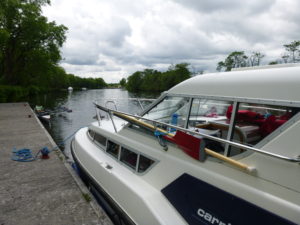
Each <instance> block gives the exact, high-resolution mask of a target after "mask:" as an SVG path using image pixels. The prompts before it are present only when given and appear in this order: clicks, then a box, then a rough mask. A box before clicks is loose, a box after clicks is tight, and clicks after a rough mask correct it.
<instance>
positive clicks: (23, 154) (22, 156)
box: [11, 126, 85, 162]
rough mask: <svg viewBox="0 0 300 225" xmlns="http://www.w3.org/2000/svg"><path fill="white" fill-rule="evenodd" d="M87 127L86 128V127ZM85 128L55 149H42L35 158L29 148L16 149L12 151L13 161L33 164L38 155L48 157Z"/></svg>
mask: <svg viewBox="0 0 300 225" xmlns="http://www.w3.org/2000/svg"><path fill="white" fill-rule="evenodd" d="M84 127H85V126H84ZM84 127H80V128H78V129H77V130H76V131H75V132H73V133H72V134H71V135H69V136H68V137H67V138H65V139H64V140H63V141H62V142H60V143H59V144H57V145H56V146H55V147H54V148H52V149H50V150H49V149H48V148H47V147H46V146H45V147H43V148H41V149H40V150H39V151H38V152H37V153H36V155H35V156H33V154H32V152H31V150H30V149H28V148H23V149H20V150H17V149H16V148H13V151H12V154H13V155H12V157H11V159H12V160H14V161H18V162H32V161H34V160H36V159H37V157H38V155H39V154H40V153H41V154H42V155H48V154H49V153H51V152H52V151H54V150H55V149H57V148H59V146H62V145H63V144H64V143H65V142H66V141H67V140H69V139H70V138H71V137H73V136H74V135H75V134H76V132H77V131H78V130H80V129H81V128H84Z"/></svg>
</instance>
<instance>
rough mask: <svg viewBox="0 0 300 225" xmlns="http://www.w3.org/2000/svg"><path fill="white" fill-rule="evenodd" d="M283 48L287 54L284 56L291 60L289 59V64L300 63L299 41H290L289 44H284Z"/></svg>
mask: <svg viewBox="0 0 300 225" xmlns="http://www.w3.org/2000/svg"><path fill="white" fill-rule="evenodd" d="M283 46H284V47H285V50H286V51H287V52H288V54H285V56H287V58H291V59H290V61H291V62H293V63H295V62H298V61H300V41H292V42H291V43H290V44H286V45H283ZM297 54H298V55H297ZM286 62H287V60H286Z"/></svg>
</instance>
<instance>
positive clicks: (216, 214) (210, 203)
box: [162, 174, 294, 225]
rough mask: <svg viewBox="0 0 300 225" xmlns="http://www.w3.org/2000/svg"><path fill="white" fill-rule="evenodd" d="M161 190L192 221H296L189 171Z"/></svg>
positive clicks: (249, 224)
mask: <svg viewBox="0 0 300 225" xmlns="http://www.w3.org/2000/svg"><path fill="white" fill-rule="evenodd" d="M162 193H163V194H164V195H165V196H166V198H167V199H168V200H169V201H170V203H171V204H172V205H173V206H174V207H175V208H176V210H177V211H178V212H179V213H180V214H181V216H182V217H183V218H184V219H185V220H186V221H187V222H188V223H189V224H205V225H211V224H215V225H254V224H264V225H269V224H270V225H271V224H272V225H273V224H276V225H283V224H284V225H287V224H294V223H292V222H290V221H287V220H286V219H284V218H281V217H279V216H277V215H275V214H273V213H271V212H269V211H266V210H265V209H263V208H260V207H258V206H256V205H254V204H252V203H249V202H247V201H245V200H243V199H241V198H238V197H236V196H234V195H232V194H230V193H228V192H225V191H223V190H221V189H219V188H216V187H214V186H212V185H210V184H208V183H205V182H203V181H201V180H199V179H197V178H195V177H193V176H191V175H188V174H183V175H181V176H180V177H179V178H177V179H176V180H175V181H173V182H172V183H170V184H169V185H168V186H166V187H165V188H164V189H162Z"/></svg>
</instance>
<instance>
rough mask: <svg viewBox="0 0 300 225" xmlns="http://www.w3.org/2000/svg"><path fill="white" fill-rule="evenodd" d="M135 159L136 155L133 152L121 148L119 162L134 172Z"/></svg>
mask: <svg viewBox="0 0 300 225" xmlns="http://www.w3.org/2000/svg"><path fill="white" fill-rule="evenodd" d="M137 158H138V155H137V154H136V153H135V152H132V151H130V150H128V149H126V148H123V147H122V150H121V158H120V161H121V162H123V163H124V164H125V165H127V166H129V167H130V168H132V169H134V170H135V168H136V163H137Z"/></svg>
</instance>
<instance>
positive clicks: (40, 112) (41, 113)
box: [34, 105, 51, 122]
mask: <svg viewBox="0 0 300 225" xmlns="http://www.w3.org/2000/svg"><path fill="white" fill-rule="evenodd" d="M34 112H35V114H36V115H37V117H38V118H39V119H40V120H43V121H46V122H49V121H50V119H51V115H50V113H49V112H48V111H46V110H44V107H43V106H40V105H36V106H35V108H34Z"/></svg>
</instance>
